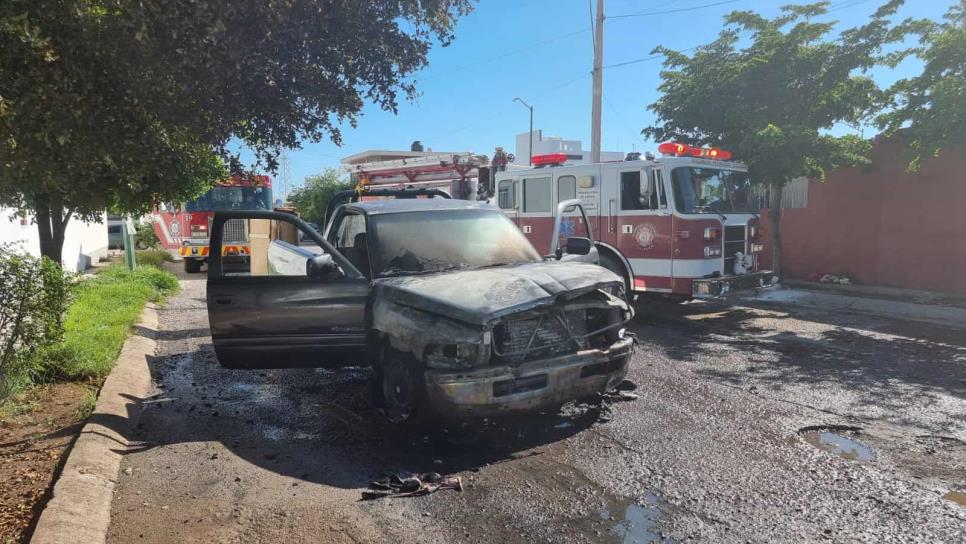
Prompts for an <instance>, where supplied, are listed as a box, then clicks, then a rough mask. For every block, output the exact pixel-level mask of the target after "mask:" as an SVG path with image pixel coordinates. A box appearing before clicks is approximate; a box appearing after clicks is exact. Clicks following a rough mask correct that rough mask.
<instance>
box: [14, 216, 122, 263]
mask: <svg viewBox="0 0 966 544" xmlns="http://www.w3.org/2000/svg"><path fill="white" fill-rule="evenodd" d="M8 243H17V244H20V245H21V246H22V247H23V248H24V249H25V250H27V252H28V253H30V254H31V255H35V256H38V257H39V256H40V234H39V233H38V232H37V225H35V224H34V223H33V221H31V220H30V219H29V218H28V219H22V218H20V217H18V216H17V215H16V211H15V210H13V209H11V208H0V244H8ZM106 254H107V214H106V213H105V214H104V217H102V218H101V222H100V223H87V222H84V221H78V220H77V219H76V218H74V219H71V220H70V222H68V223H67V231H66V232H65V233H64V252H63V254H62V259H63V262H62V263H61V265H62V266H63V267H64V270H68V271H71V272H81V271H83V270H84V269H86V268H88V267H89V266H90V265H91V264H92V263H94V262H97V260H98V259H100V258H101V257H102V256H104V255H106Z"/></svg>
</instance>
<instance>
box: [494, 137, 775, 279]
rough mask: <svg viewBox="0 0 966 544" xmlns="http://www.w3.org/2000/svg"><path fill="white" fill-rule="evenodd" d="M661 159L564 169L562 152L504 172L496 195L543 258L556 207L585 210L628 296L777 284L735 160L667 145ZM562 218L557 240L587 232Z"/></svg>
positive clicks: (744, 172)
mask: <svg viewBox="0 0 966 544" xmlns="http://www.w3.org/2000/svg"><path fill="white" fill-rule="evenodd" d="M659 149H660V151H661V153H662V154H663V155H662V156H661V157H660V158H653V157H652V156H650V155H649V154H648V157H646V158H644V159H640V158H638V157H636V156H629V157H628V158H629V159H630V160H625V161H621V162H608V163H599V164H587V165H573V166H563V163H564V162H565V161H566V160H567V156H566V155H565V154H562V153H555V154H551V155H538V156H534V157H533V164H534V167H533V168H528V169H520V170H509V171H504V172H498V173H496V175H495V180H494V188H493V189H494V192H495V194H494V196H495V198H496V201H497V204H498V205H499V206H500V208H502V209H503V211H504V213H505V214H506V215H507V216H508V217H509V218H510V219H511V220H512V221H514V222H515V223H516V224H517V226H518V227H519V228H520V230H522V231H523V233H524V234H525V235H526V236H527V237H528V238H529V239H530V241H531V242H532V243H533V244H534V245H535V246H536V247H537V249H538V250H541V251H545V250H549V246H548V240H550V235H551V229H552V228H553V224H554V213H555V211H556V209H557V207H556V203H558V202H560V201H564V200H569V199H573V198H577V199H580V200H581V201H582V202H583V204H584V209H585V210H586V212H587V215H588V219H587V221H589V222H590V227H591V228H590V229H589V230H590V231H591V232H593V233H594V235H595V236H594V242H595V245H596V246H597V249H598V252H599V253H600V264H601V265H602V266H605V267H606V268H608V269H610V270H612V271H613V272H615V273H617V274H618V275H620V276H622V277H623V278H624V281H625V283H626V286H627V292H628V293H629V294H630V293H638V294H641V293H663V294H673V295H678V296H683V297H696V298H708V297H715V296H720V295H723V294H725V293H727V292H729V291H731V290H733V289H740V288H751V287H762V286H766V285H770V284H771V283H772V281H773V279H772V274H771V272H770V271H769V270H765V269H763V267H762V266H761V263H760V262H759V254H760V253H761V251H762V249H763V242H762V234H761V229H760V227H759V217H758V214H757V206H756V204H757V199H756V198H755V195H754V194H753V191H752V187H751V181H750V180H749V179H748V169H747V167H745V166H744V165H742V164H741V163H737V162H732V161H729V160H727V159H729V158H730V153H728V152H727V151H723V150H719V149H708V148H696V147H691V146H687V145H685V144H677V143H668V144H662V145H661V146H660V148H659ZM581 222H583V219H582V218H581V217H579V216H576V215H574V216H572V217H568V218H566V219H565V220H564V221H563V223H562V230H563V232H561V235H564V236H569V235H572V234H574V231H579V230H580V229H581V226H580V223H581Z"/></svg>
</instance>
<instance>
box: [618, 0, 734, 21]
mask: <svg viewBox="0 0 966 544" xmlns="http://www.w3.org/2000/svg"><path fill="white" fill-rule="evenodd" d="M738 2H741V0H723V1H721V2H712V3H710V4H703V5H700V6H693V7H690V8H677V9H666V10H662V11H638V12H637V13H625V14H624V15H611V16H609V17H608V19H626V18H628V17H646V16H648V15H667V14H669V13H683V12H685V11H696V10H699V9H704V8H710V7H714V6H723V5H725V4H735V3H738Z"/></svg>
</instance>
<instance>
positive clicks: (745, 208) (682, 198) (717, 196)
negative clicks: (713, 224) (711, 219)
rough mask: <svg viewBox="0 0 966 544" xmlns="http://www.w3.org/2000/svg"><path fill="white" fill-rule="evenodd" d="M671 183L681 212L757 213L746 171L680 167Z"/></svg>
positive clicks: (672, 173)
mask: <svg viewBox="0 0 966 544" xmlns="http://www.w3.org/2000/svg"><path fill="white" fill-rule="evenodd" d="M671 180H672V183H673V186H674V203H675V205H676V206H677V209H678V212H679V213H712V214H720V213H755V210H754V209H753V207H752V205H751V199H752V190H751V181H750V180H749V179H748V173H747V172H739V171H737V170H721V169H718V168H694V167H679V168H675V169H674V170H672V171H671Z"/></svg>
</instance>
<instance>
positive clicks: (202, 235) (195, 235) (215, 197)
mask: <svg viewBox="0 0 966 544" xmlns="http://www.w3.org/2000/svg"><path fill="white" fill-rule="evenodd" d="M226 210H268V211H271V210H272V180H271V178H269V177H268V176H246V177H243V176H237V175H236V176H232V177H231V178H230V179H228V180H226V181H224V182H222V183H219V184H217V185H215V186H214V187H212V188H211V189H210V190H209V191H208V192H207V193H205V194H203V195H201V196H199V197H198V198H196V199H194V200H191V201H188V202H185V203H184V204H162V205H160V206H158V208H157V209H156V210H155V211H154V213H153V214H152V220H153V222H154V231H155V233H156V234H157V235H158V239H159V240H160V241H161V246H162V247H163V248H164V249H167V250H173V251H177V252H178V254H179V255H181V257H182V258H183V259H184V269H185V272H188V273H194V272H200V271H201V267H202V265H203V264H204V263H206V262H208V246H209V231H210V230H211V220H212V218H213V217H214V215H215V212H216V211H226ZM250 242H251V241H250V239H249V233H248V227H247V225H246V223H245V221H243V220H240V219H238V220H232V221H229V222H228V224H226V225H225V240H224V245H223V246H222V254H223V256H225V257H227V258H228V260H229V261H238V262H242V263H244V262H247V261H248V260H249V258H250V257H251V245H250Z"/></svg>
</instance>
